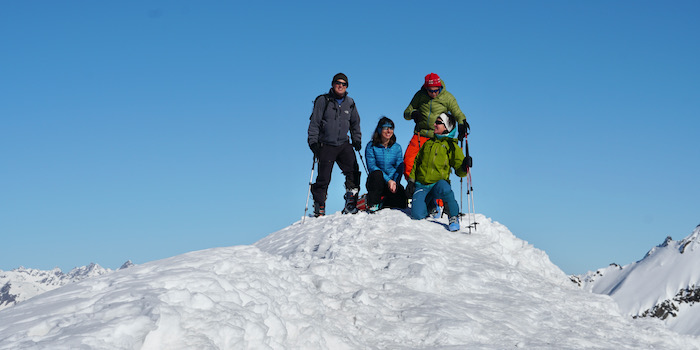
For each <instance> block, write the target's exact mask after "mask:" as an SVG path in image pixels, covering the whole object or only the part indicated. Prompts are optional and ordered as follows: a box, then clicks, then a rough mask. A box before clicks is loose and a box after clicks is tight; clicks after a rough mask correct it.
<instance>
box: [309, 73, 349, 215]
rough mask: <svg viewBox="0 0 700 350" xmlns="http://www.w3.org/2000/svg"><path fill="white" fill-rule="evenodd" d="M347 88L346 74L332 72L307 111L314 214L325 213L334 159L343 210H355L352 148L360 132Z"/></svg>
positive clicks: (345, 212)
mask: <svg viewBox="0 0 700 350" xmlns="http://www.w3.org/2000/svg"><path fill="white" fill-rule="evenodd" d="M347 88H348V77H347V76H346V75H345V74H343V73H338V74H336V75H335V76H333V80H331V89H330V91H328V93H327V94H323V95H321V96H319V97H317V98H316V101H314V109H313V112H312V113H311V118H310V122H309V138H308V142H309V148H311V151H312V152H313V153H314V157H315V158H316V159H318V176H317V177H316V183H314V184H313V185H312V186H311V192H312V194H313V197H314V216H315V217H319V216H323V215H326V195H327V194H328V184H330V182H331V173H332V171H333V163H338V167H339V168H340V170H341V171H342V172H343V175H345V190H346V193H345V208H344V209H343V214H347V213H351V214H355V213H357V208H356V204H357V194H358V193H359V192H360V168H359V166H358V163H357V158H355V152H354V151H353V148H354V149H355V150H356V151H358V152H359V151H360V149H361V148H362V132H361V131H360V115H359V114H358V113H357V108H355V101H354V100H353V99H352V98H351V97H350V96H348V93H347V91H346V90H347ZM348 132H350V138H348ZM351 142H352V144H351Z"/></svg>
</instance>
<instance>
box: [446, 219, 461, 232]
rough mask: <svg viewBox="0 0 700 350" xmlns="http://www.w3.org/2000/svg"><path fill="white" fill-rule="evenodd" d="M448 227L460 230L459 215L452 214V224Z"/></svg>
mask: <svg viewBox="0 0 700 350" xmlns="http://www.w3.org/2000/svg"><path fill="white" fill-rule="evenodd" d="M447 229H448V230H450V231H451V232H455V231H459V216H450V225H449V226H447Z"/></svg>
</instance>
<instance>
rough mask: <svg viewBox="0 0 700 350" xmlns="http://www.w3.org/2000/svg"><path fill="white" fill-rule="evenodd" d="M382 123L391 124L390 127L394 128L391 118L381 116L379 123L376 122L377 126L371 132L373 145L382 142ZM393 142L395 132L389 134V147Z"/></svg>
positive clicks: (394, 141)
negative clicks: (372, 132)
mask: <svg viewBox="0 0 700 350" xmlns="http://www.w3.org/2000/svg"><path fill="white" fill-rule="evenodd" d="M384 124H391V127H392V128H394V121H393V120H391V119H389V118H387V117H386V116H384V115H383V116H382V117H381V118H379V123H377V127H376V128H375V129H374V134H372V145H373V146H375V147H376V146H379V145H381V144H382V125H384ZM395 143H396V133H394V134H392V135H391V139H390V140H389V147H391V146H392V145H393V144H395Z"/></svg>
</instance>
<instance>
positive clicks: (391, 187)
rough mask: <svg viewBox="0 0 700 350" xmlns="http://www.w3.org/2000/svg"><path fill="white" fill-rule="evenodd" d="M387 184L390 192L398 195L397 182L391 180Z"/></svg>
mask: <svg viewBox="0 0 700 350" xmlns="http://www.w3.org/2000/svg"><path fill="white" fill-rule="evenodd" d="M387 184H388V185H389V191H391V193H396V181H394V180H389V182H388V183H387Z"/></svg>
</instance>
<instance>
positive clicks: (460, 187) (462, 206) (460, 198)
mask: <svg viewBox="0 0 700 350" xmlns="http://www.w3.org/2000/svg"><path fill="white" fill-rule="evenodd" d="M459 143H460V144H459V146H460V147H462V148H464V139H462V140H461V141H459ZM463 181H464V178H463V177H460V178H459V213H460V214H461V215H460V216H459V218H460V219H462V215H464V211H463V210H462V209H463V208H464V201H463V200H462V192H464V189H463V186H462V183H463Z"/></svg>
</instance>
